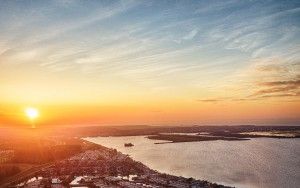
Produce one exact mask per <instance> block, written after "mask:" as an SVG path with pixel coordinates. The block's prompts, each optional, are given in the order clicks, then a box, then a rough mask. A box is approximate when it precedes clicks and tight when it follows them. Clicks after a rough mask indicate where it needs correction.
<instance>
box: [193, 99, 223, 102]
mask: <svg viewBox="0 0 300 188" xmlns="http://www.w3.org/2000/svg"><path fill="white" fill-rule="evenodd" d="M220 101H223V100H221V99H198V100H197V102H220Z"/></svg>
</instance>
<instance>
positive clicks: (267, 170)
mask: <svg viewBox="0 0 300 188" xmlns="http://www.w3.org/2000/svg"><path fill="white" fill-rule="evenodd" d="M86 140H88V141H91V142H94V143H97V144H101V145H104V146H106V147H111V148H115V149H117V150H118V151H121V152H122V153H125V154H129V155H130V156H131V157H132V158H133V159H135V160H137V161H140V162H142V163H144V164H146V165H147V166H149V167H150V168H152V169H155V170H158V171H160V172H164V173H168V174H173V175H178V176H185V177H193V178H197V179H206V180H208V181H211V182H217V183H220V184H224V185H231V186H236V187H242V188H250V187H251V188H252V187H264V188H271V187H289V188H296V187H297V186H298V185H300V158H299V156H300V142H299V141H300V139H271V138H257V139H251V140H248V141H206V142H186V143H171V144H154V143H155V142H157V141H156V140H150V139H147V138H145V137H144V136H132V137H94V138H86ZM127 142H131V143H133V144H134V147H130V148H128V147H124V143H127Z"/></svg>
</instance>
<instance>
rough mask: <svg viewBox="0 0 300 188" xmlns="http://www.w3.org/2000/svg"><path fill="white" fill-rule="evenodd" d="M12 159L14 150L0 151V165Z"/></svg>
mask: <svg viewBox="0 0 300 188" xmlns="http://www.w3.org/2000/svg"><path fill="white" fill-rule="evenodd" d="M13 157H14V150H0V164H1V163H6V162H9V161H11V160H12V158H13Z"/></svg>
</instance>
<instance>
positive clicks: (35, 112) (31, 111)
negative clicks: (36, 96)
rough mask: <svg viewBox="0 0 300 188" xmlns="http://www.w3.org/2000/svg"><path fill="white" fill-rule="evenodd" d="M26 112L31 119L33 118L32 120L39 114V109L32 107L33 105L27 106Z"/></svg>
mask: <svg viewBox="0 0 300 188" xmlns="http://www.w3.org/2000/svg"><path fill="white" fill-rule="evenodd" d="M25 113H26V115H27V117H29V119H31V120H33V119H35V118H37V117H38V116H39V111H38V110H37V109H36V108H32V107H29V108H26V109H25Z"/></svg>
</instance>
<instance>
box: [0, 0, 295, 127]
mask: <svg viewBox="0 0 300 188" xmlns="http://www.w3.org/2000/svg"><path fill="white" fill-rule="evenodd" d="M0 26H1V27H0V125H2V126H3V125H4V126H26V125H28V120H27V119H26V117H25V116H24V109H25V108H26V107H28V106H32V107H36V108H37V109H38V110H39V111H40V116H39V118H38V119H37V120H36V121H37V124H38V125H74V126H75V125H133V124H134V125H136V124H147V125H196V124H197V125H215V124H222V125H224V124H228V125H233V124H257V125H265V124H272V125H299V123H300V100H299V99H300V98H299V91H300V89H299V86H300V66H299V65H300V1H297V0H296V1H271V0H266V1H255V0H252V1H246V0H245V1H235V0H226V1H221V0H218V1H214V0H212V1H202V0H197V1H183V0H182V1H180V0H178V1H164V0H162V1H158V0H157V1H148V0H147V1H131V0H128V1H111V0H107V1H104V0H101V1H91V0H87V1H83V0H53V1H34V0H28V1H13V0H12V1H10V0H7V1H4V0H0Z"/></svg>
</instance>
